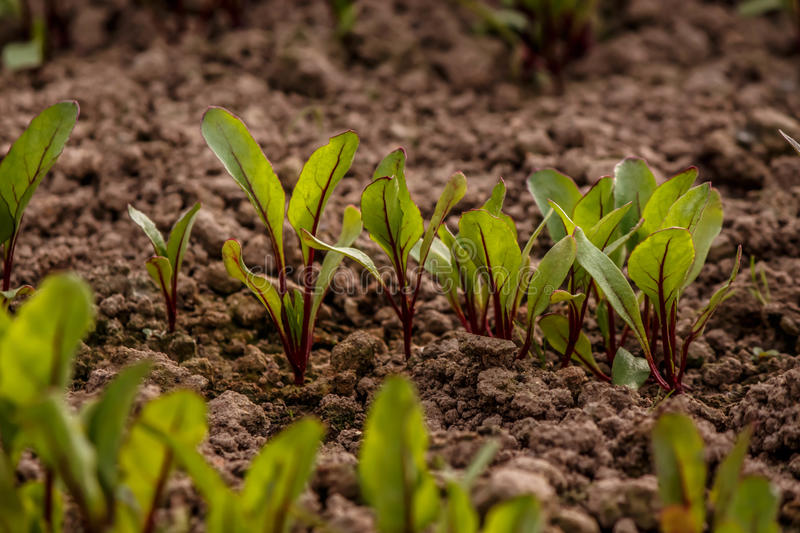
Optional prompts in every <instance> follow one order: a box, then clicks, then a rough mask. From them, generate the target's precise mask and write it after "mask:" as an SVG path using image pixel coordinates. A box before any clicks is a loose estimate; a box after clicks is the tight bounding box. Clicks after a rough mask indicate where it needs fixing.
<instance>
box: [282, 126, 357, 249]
mask: <svg viewBox="0 0 800 533" xmlns="http://www.w3.org/2000/svg"><path fill="white" fill-rule="evenodd" d="M357 149H358V135H356V134H355V133H353V132H352V131H346V132H344V133H340V134H339V135H336V136H335V137H331V139H330V141H329V142H328V144H326V145H325V146H322V147H320V148H318V149H317V150H315V151H314V153H313V154H311V157H309V158H308V161H307V162H306V164H305V165H304V166H303V170H302V172H300V177H299V178H298V180H297V185H295V187H294V191H293V192H292V198H291V199H290V200H289V210H288V212H287V216H288V218H289V223H290V224H291V225H292V227H293V228H294V231H295V232H296V233H297V235H298V237H300V236H301V235H302V232H303V230H305V231H307V232H309V233H310V234H311V235H315V236H316V234H317V229H318V228H319V223H320V221H321V220H322V213H323V211H325V206H326V205H327V203H328V199H329V198H330V197H331V194H332V193H333V190H334V189H335V188H336V186H337V185H338V184H339V182H340V181H342V178H343V177H344V175H345V174H347V171H348V170H349V169H350V165H352V163H353V157H354V156H355V154H356V150H357ZM301 244H302V250H303V263H304V264H306V265H307V264H308V250H309V248H308V246H306V245H305V244H304V243H302V240H301Z"/></svg>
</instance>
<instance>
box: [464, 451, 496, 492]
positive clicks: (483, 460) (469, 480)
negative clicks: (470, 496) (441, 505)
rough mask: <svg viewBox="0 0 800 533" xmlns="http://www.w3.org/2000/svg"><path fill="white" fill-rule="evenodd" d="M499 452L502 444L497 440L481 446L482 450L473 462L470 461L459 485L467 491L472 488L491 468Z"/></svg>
mask: <svg viewBox="0 0 800 533" xmlns="http://www.w3.org/2000/svg"><path fill="white" fill-rule="evenodd" d="M499 450H500V443H499V442H498V441H497V440H495V439H491V440H489V441H487V442H486V443H485V444H484V445H483V446H481V449H480V450H478V453H476V454H475V457H473V458H472V461H470V463H469V466H468V467H467V470H466V471H465V472H464V475H463V476H462V478H461V481H460V482H459V485H461V486H462V487H463V488H465V489H469V488H471V487H472V485H473V484H474V483H475V481H476V480H477V479H478V477H479V476H480V475H481V474H483V472H484V470H486V468H488V467H489V465H490V464H491V462H492V460H494V456H495V455H497V452H498V451H499Z"/></svg>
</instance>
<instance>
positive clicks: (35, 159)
mask: <svg viewBox="0 0 800 533" xmlns="http://www.w3.org/2000/svg"><path fill="white" fill-rule="evenodd" d="M78 112H79V108H78V103H77V102H61V103H59V104H56V105H54V106H51V107H48V108H47V109H45V110H44V111H42V112H41V113H40V114H39V115H38V116H36V118H34V119H33V120H32V121H31V123H30V125H29V126H28V128H27V129H26V130H25V131H24V132H23V133H22V135H21V136H20V137H19V138H18V139H17V140H16V141H15V142H14V144H13V145H12V146H11V149H10V150H9V151H8V154H7V155H6V157H5V158H3V160H2V162H0V244H2V246H3V285H2V291H3V292H6V291H9V290H11V269H12V268H13V266H14V249H15V248H16V245H17V239H18V237H19V231H20V228H21V226H22V217H23V215H24V214H25V208H26V207H27V206H28V202H30V200H31V197H32V196H33V193H34V192H35V191H36V189H37V187H39V184H40V183H41V182H42V179H43V178H44V176H45V175H46V174H47V173H48V172H49V171H50V169H51V168H52V167H53V165H54V164H55V162H56V160H57V159H58V156H59V155H61V151H62V150H63V149H64V145H65V144H66V143H67V139H69V135H70V132H72V128H73V127H74V126H75V121H76V120H77V119H78ZM8 296H11V294H7V295H6V296H4V298H7V297H8Z"/></svg>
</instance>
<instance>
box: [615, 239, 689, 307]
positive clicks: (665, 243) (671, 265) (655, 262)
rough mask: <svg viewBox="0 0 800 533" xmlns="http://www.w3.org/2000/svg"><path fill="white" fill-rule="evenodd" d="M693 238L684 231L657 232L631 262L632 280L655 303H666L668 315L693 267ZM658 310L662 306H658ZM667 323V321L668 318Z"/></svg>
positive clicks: (646, 241) (645, 241) (633, 254)
mask: <svg viewBox="0 0 800 533" xmlns="http://www.w3.org/2000/svg"><path fill="white" fill-rule="evenodd" d="M693 260H694V247H693V246H692V235H691V234H690V233H689V231H688V230H685V229H683V228H668V229H663V230H660V231H657V232H655V233H653V234H652V235H650V236H649V237H647V238H646V239H645V240H643V241H642V242H640V243H639V245H638V246H637V247H636V248H634V250H633V252H631V255H630V257H629V258H628V276H630V278H631V279H632V280H633V281H634V283H636V285H637V286H638V287H639V288H640V289H641V290H642V292H644V293H645V294H646V295H647V296H648V297H649V298H650V300H651V301H653V302H662V301H663V303H664V308H665V310H666V311H667V312H669V311H670V309H671V307H672V302H674V301H675V299H676V298H678V296H679V295H680V290H681V287H683V280H684V279H686V274H687V272H689V268H690V267H691V266H692V261H693ZM656 309H657V311H658V312H659V314H660V310H658V305H656ZM665 320H666V318H665Z"/></svg>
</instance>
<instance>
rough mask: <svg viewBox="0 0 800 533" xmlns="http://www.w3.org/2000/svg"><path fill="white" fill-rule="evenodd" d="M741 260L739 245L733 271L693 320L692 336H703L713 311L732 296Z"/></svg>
mask: <svg viewBox="0 0 800 533" xmlns="http://www.w3.org/2000/svg"><path fill="white" fill-rule="evenodd" d="M741 260H742V246H741V245H739V248H738V250H737V252H736V261H734V264H733V270H732V271H731V275H730V277H729V278H728V281H726V282H725V283H724V284H722V285H721V286H720V287H719V288H718V289H717V290H716V291H714V294H712V295H711V298H710V299H709V300H708V303H707V304H706V306H705V307H704V308H703V310H702V311H700V314H699V315H698V316H697V319H695V321H694V324H692V333H691V334H692V335H693V336H694V337H695V338H697V337H699V336H700V335H702V334H703V331H704V330H705V328H706V324H708V321H709V320H710V319H711V317H712V316H713V315H714V311H716V310H717V307H719V305H720V304H721V303H722V302H724V301H725V300H727V299H728V298H729V297H730V296H731V295H732V294H733V288H732V287H731V286H732V285H733V282H734V281H735V280H736V276H737V275H738V274H739V265H740V264H741Z"/></svg>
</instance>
